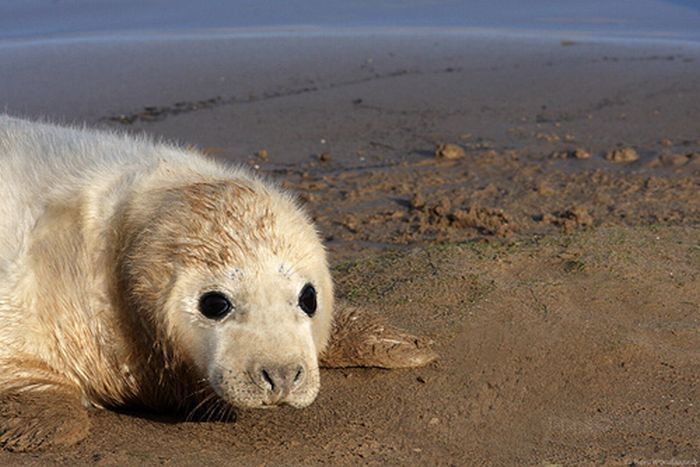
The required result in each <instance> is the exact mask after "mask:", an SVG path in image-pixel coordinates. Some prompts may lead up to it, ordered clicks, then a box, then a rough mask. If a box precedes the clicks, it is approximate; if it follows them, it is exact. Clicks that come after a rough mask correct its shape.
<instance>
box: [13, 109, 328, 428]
mask: <svg viewBox="0 0 700 467" xmlns="http://www.w3.org/2000/svg"><path fill="white" fill-rule="evenodd" d="M0 174H1V175H0V176H1V177H2V179H1V180H2V183H0V394H2V393H12V394H16V393H18V394H22V393H27V392H40V391H47V390H49V391H52V390H56V389H57V388H59V389H61V390H63V389H64V388H68V391H69V392H70V391H71V390H75V392H76V393H79V394H80V397H81V398H82V399H83V400H84V401H85V402H87V403H90V404H93V405H95V406H124V405H137V406H144V407H148V408H171V407H183V406H189V405H191V404H193V403H194V404H197V403H198V401H201V400H203V399H206V398H209V397H211V396H212V394H211V390H209V388H211V389H213V391H214V392H215V393H216V394H218V396H220V397H222V398H223V399H224V400H226V401H228V402H230V403H232V404H233V405H237V406H243V407H254V406H261V405H267V404H268V403H270V402H269V401H268V400H267V395H266V392H265V388H261V387H259V385H256V384H255V381H253V380H252V379H251V377H250V375H249V374H248V373H249V371H250V368H251V367H252V366H254V365H255V364H256V363H258V362H259V363H261V364H268V363H269V364H277V363H279V364H287V363H290V364H291V363H299V364H301V365H303V366H304V368H305V374H304V381H303V384H301V385H300V386H299V387H298V388H296V389H295V390H294V391H292V392H291V393H290V394H289V395H288V397H287V398H286V400H285V402H287V403H289V404H291V405H294V406H299V407H301V406H305V405H308V404H309V403H311V402H312V401H313V400H314V398H315V397H316V394H317V392H318V388H319V377H318V374H319V372H318V355H319V353H320V352H321V351H322V350H323V349H324V347H325V346H326V343H327V341H328V336H329V332H330V326H331V311H332V307H333V292H332V282H331V277H330V274H329V271H328V267H327V264H326V257H325V253H324V249H323V247H322V245H321V242H320V241H319V239H318V236H317V234H316V232H315V230H314V228H313V226H312V224H311V223H310V221H309V219H308V218H307V216H306V215H305V214H304V213H303V212H302V211H301V210H300V208H299V207H298V206H297V205H296V203H295V201H294V199H293V198H292V197H291V196H290V195H289V194H287V193H285V192H283V191H280V190H278V189H276V188H274V187H273V186H272V185H270V184H269V183H266V182H264V181H262V180H261V179H259V178H258V177H255V176H253V175H251V174H250V173H249V172H247V171H245V170H242V169H240V168H230V167H225V166H222V165H220V164H218V163H215V162H213V161H211V160H208V159H206V158H205V157H203V156H202V155H200V154H198V153H197V152H196V151H193V150H185V149H181V148H177V147H174V146H170V145H166V144H158V143H154V142H152V141H150V140H147V139H144V138H134V137H127V136H124V135H118V134H111V133H107V132H98V131H91V130H85V129H74V128H62V127H58V126H53V125H48V124H41V123H33V122H27V121H24V120H19V119H15V118H11V117H8V116H0ZM306 283H311V284H313V285H314V287H315V288H316V290H317V291H318V311H317V312H316V314H315V315H314V316H313V317H309V316H307V315H306V314H305V313H304V312H303V311H302V310H301V309H300V308H299V306H298V295H299V291H300V290H301V288H302V287H303V286H304V285H305V284H306ZM212 290H216V291H220V292H223V293H225V294H226V295H228V296H229V297H231V298H232V303H233V304H234V307H235V310H234V311H233V312H232V313H231V314H230V315H229V316H227V317H226V318H225V319H223V320H221V321H213V320H210V319H207V318H206V317H204V316H203V315H202V314H201V313H200V312H199V310H198V299H199V297H200V295H201V294H203V293H204V292H207V291H212ZM253 379H254V378H253ZM0 431H1V429H0ZM0 441H2V438H1V433H0Z"/></svg>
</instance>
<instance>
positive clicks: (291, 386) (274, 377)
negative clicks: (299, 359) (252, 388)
mask: <svg viewBox="0 0 700 467" xmlns="http://www.w3.org/2000/svg"><path fill="white" fill-rule="evenodd" d="M250 373H251V377H252V378H253V381H254V382H255V384H256V385H258V386H259V387H260V388H262V389H263V390H265V391H266V393H267V395H268V403H269V404H279V403H280V402H284V399H285V398H286V397H287V396H288V395H289V394H290V393H291V392H292V391H294V390H295V389H296V388H298V387H299V386H301V385H302V384H303V382H304V379H305V378H306V369H305V368H304V365H302V364H299V363H292V364H286V365H273V364H268V365H256V366H254V369H253V370H252V371H251V372H250Z"/></svg>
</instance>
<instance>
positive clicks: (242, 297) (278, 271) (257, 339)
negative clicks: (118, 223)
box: [122, 179, 333, 407]
mask: <svg viewBox="0 0 700 467" xmlns="http://www.w3.org/2000/svg"><path fill="white" fill-rule="evenodd" d="M129 217H130V222H132V223H134V224H141V228H138V229H135V230H136V231H137V233H136V234H134V235H131V236H130V238H128V239H126V241H125V247H124V248H125V249H126V258H127V259H126V260H125V262H124V265H123V266H122V275H123V276H124V277H125V280H126V282H127V287H128V289H129V295H130V297H131V300H132V301H134V302H138V303H139V305H138V306H139V307H140V308H142V309H144V311H145V314H146V315H147V316H150V317H151V319H150V322H151V324H150V326H151V332H152V333H153V334H154V339H156V340H157V341H159V343H160V345H162V346H167V347H168V348H169V349H170V350H169V351H168V352H169V353H170V354H172V355H171V356H170V358H173V359H179V360H182V361H186V362H188V364H189V365H190V366H191V367H193V368H194V369H195V371H196V373H197V374H198V377H200V378H203V379H206V380H207V381H208V382H209V384H210V385H211V388H212V389H213V390H214V391H215V392H216V393H217V394H218V395H219V396H220V397H221V398H222V399H224V400H226V401H228V402H229V403H231V404H232V405H234V406H237V407H266V406H271V405H276V404H283V403H284V404H288V405H291V406H294V407H304V406H307V405H309V404H310V403H311V402H313V401H314V399H315V398H316V395H317V393H318V390H319V384H320V382H319V370H318V355H319V353H320V352H322V351H323V349H324V347H325V346H326V342H327V340H328V336H329V333H330V325H331V311H332V308H333V291H332V281H331V276H330V273H329V270H328V266H327V262H326V256H325V252H324V248H323V246H322V244H321V242H320V240H319V238H318V235H317V233H316V231H315V229H314V227H313V225H312V224H311V222H310V220H309V219H308V218H307V216H306V215H305V214H304V213H303V212H302V211H301V210H300V209H299V208H298V207H297V206H296V204H295V203H294V201H293V200H292V199H291V197H289V196H288V195H286V194H284V193H279V192H277V191H275V190H274V189H272V188H270V187H269V186H267V185H265V184H263V183H261V182H259V181H251V180H250V179H241V180H226V181H203V182H198V183H189V184H185V185H182V186H178V187H175V188H172V187H169V188H163V189H160V190H156V191H154V192H151V193H147V194H145V195H142V196H140V197H139V199H138V200H135V201H134V205H133V206H132V208H131V214H130V215H129ZM146 308H148V310H146Z"/></svg>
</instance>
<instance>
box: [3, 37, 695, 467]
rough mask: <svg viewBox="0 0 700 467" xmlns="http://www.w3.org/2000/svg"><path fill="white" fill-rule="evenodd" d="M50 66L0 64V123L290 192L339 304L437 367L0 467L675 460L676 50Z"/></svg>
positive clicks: (679, 323)
mask: <svg viewBox="0 0 700 467" xmlns="http://www.w3.org/2000/svg"><path fill="white" fill-rule="evenodd" d="M66 44H67V42H62V43H59V44H54V43H39V42H32V41H28V42H22V41H17V42H14V43H12V44H10V45H8V43H7V42H6V43H5V44H4V45H0V61H1V62H2V63H6V64H8V63H11V64H12V66H2V67H0V83H3V85H2V86H0V105H2V106H4V109H5V111H7V112H8V113H11V114H13V115H19V116H27V117H33V118H47V119H51V120H54V121H61V122H68V123H80V124H83V123H85V124H86V125H88V126H96V127H103V128H108V129H113V130H116V131H126V132H133V133H145V134H148V135H153V136H155V137H158V138H165V139H168V140H176V141H178V142H181V143H182V144H189V145H194V146H196V147H198V148H200V149H201V150H202V151H204V152H205V153H206V154H208V155H210V157H213V158H216V159H220V160H225V161H229V162H232V163H237V164H243V165H246V166H249V167H251V168H252V169H253V170H256V171H259V172H260V173H262V174H264V175H266V176H268V177H270V178H272V179H275V180H276V181H278V182H279V183H281V184H282V185H283V186H286V187H288V188H290V189H293V190H295V191H296V192H297V193H298V194H299V197H300V198H301V200H302V201H303V202H304V204H305V205H306V208H307V209H308V211H309V212H310V213H311V215H312V216H313V218H314V219H315V220H316V222H317V224H318V226H319V229H320V231H321V232H322V235H323V236H324V238H325V239H326V245H327V248H328V250H329V252H330V257H331V261H332V264H333V268H334V269H333V270H334V277H335V280H336V282H337V284H338V287H337V288H338V296H339V297H341V298H342V299H345V300H349V301H351V302H352V303H354V304H357V305H358V306H364V307H368V308H371V309H373V310H375V311H377V312H379V313H382V314H385V315H386V317H387V318H388V319H389V320H390V321H391V322H392V323H394V324H397V325H400V326H403V327H405V328H408V329H411V330H413V331H415V332H418V333H420V334H423V335H426V336H428V337H430V338H431V339H433V341H434V342H435V344H434V346H435V349H436V350H437V352H438V353H439V354H440V359H439V360H438V361H437V362H435V363H433V364H431V365H429V366H428V367H426V368H422V369H417V370H400V371H382V370H376V369H349V370H332V371H331V370H327V371H324V372H323V373H322V390H321V394H320V396H319V398H318V400H317V401H316V402H315V403H314V404H313V405H312V406H311V407H309V408H307V409H304V410H294V409H291V408H281V409H276V410H267V411H241V412H239V413H238V414H237V419H236V420H235V421H232V422H215V421H196V422H189V421H188V422H185V421H183V420H182V419H181V418H178V417H173V416H164V415H157V414H144V413H137V414H132V413H122V414H118V413H114V412H108V411H99V412H95V413H94V414H93V415H92V421H93V428H92V432H91V434H90V436H89V438H88V439H87V440H85V441H84V442H81V443H79V444H78V445H76V446H75V447H72V448H70V449H65V450H60V451H49V452H45V453H37V454H12V453H7V452H0V463H3V464H28V465H32V464H46V463H68V464H86V463H90V464H99V465H126V464H144V463H145V464H185V465H189V464H198V465H199V464H202V463H227V464H240V465H279V464H302V463H312V464H318V463H333V464H365V463H369V464H414V463H418V464H438V465H465V464H496V465H534V464H548V463H554V464H557V463H561V464H570V465H573V464H590V463H602V464H625V465H638V464H641V463H674V462H682V463H687V465H693V463H699V462H700V437H699V436H698V427H700V389H699V388H700V350H699V349H700V346H699V345H698V344H699V343H700V123H699V122H700V45H698V44H696V43H693V42H689V41H673V40H660V41H653V42H652V41H646V40H632V39H629V40H598V39H594V38H591V37H590V36H582V35H577V34H572V35H570V36H566V35H549V36H547V38H542V37H539V36H538V35H536V34H510V35H504V34H495V33H494V32H488V31H480V32H474V31H471V32H465V31H463V30H457V29H455V30H450V29H445V30H442V31H429V30H424V29H403V30H402V29H396V30H392V31H378V30H374V29H369V30H367V31H365V33H363V34H362V35H358V34H354V33H349V32H347V31H346V32H343V31H336V32H335V33H334V34H330V35H328V34H319V33H318V32H313V31H312V32H306V33H304V34H287V35H285V34H282V33H281V34H278V35H277V36H275V35H269V34H268V35H260V34H253V33H248V34H238V35H234V36H231V35H226V34H222V35H220V36H216V37H214V36H211V35H207V36H197V35H196V34H195V35H193V36H192V37H186V38H185V37H182V36H177V37H176V36H173V37H167V36H163V37H160V38H158V39H150V40H148V41H140V40H139V39H137V38H131V39H124V40H110V41H97V40H96V41H93V42H88V43H86V42H76V43H74V44H72V45H70V46H67V45H66ZM441 145H451V146H447V148H445V147H444V146H441ZM440 147H442V150H439V148H440ZM676 465H680V464H676Z"/></svg>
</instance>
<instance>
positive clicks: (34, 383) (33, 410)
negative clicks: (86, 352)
mask: <svg viewBox="0 0 700 467" xmlns="http://www.w3.org/2000/svg"><path fill="white" fill-rule="evenodd" d="M6 369H7V368H4V370H6ZM23 370H24V374H25V375H26V373H27V372H29V371H31V369H29V368H23ZM42 373H43V372H42ZM20 374H21V373H20ZM3 376H5V377H6V376H7V375H3ZM23 376H24V375H23ZM42 376H43V375H42ZM89 429H90V420H89V417H88V413H87V409H86V408H85V407H84V406H83V404H82V402H81V397H80V392H79V390H78V388H77V387H74V386H72V385H71V384H63V383H60V382H57V381H55V380H53V378H51V379H46V378H44V377H37V378H31V377H29V378H27V377H22V378H21V379H19V380H18V379H14V380H12V381H0V446H2V448H4V449H7V450H9V451H20V452H27V451H36V450H40V449H46V448H49V447H53V446H69V445H71V444H75V443H76V442H78V441H80V440H82V439H83V438H85V437H86V436H87V434H88V431H89Z"/></svg>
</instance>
